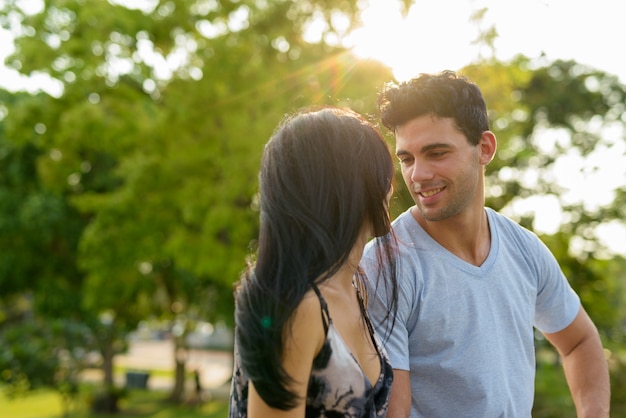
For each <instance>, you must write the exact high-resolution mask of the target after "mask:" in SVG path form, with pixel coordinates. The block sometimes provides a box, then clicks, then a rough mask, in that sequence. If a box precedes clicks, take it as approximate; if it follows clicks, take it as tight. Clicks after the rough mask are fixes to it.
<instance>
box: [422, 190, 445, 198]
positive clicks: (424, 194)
mask: <svg viewBox="0 0 626 418" xmlns="http://www.w3.org/2000/svg"><path fill="white" fill-rule="evenodd" d="M441 190H442V189H433V190H428V191H424V192H421V193H420V194H421V195H422V196H424V197H431V196H434V195H436V194H437V193H439V192H440V191H441Z"/></svg>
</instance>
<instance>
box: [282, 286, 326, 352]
mask: <svg viewBox="0 0 626 418" xmlns="http://www.w3.org/2000/svg"><path fill="white" fill-rule="evenodd" d="M285 331H286V332H285V341H286V342H287V343H288V344H289V342H291V343H294V344H296V345H297V346H298V347H299V348H300V350H305V351H309V353H308V355H311V354H313V357H314V356H315V354H317V353H318V352H319V351H320V350H321V348H322V346H323V345H324V340H325V338H326V332H325V330H324V323H323V315H322V307H321V301H320V299H319V298H318V296H317V295H316V294H315V292H314V291H313V290H309V291H308V292H307V293H306V294H305V295H304V297H303V298H302V301H301V302H300V304H299V305H298V306H297V307H296V310H295V311H294V313H293V316H292V318H291V321H290V324H289V327H288V329H287V330H285ZM304 346H307V347H308V348H305V347H304ZM311 348H314V350H312V351H311V350H310V349H311ZM313 357H311V358H313Z"/></svg>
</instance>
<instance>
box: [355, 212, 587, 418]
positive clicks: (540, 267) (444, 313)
mask: <svg viewBox="0 0 626 418" xmlns="http://www.w3.org/2000/svg"><path fill="white" fill-rule="evenodd" d="M486 212H487V216H488V219H489V227H490V230H491V248H490V251H489V255H488V257H487V259H486V260H485V262H484V263H483V264H482V265H481V266H480V267H477V266H474V265H472V264H469V263H467V262H465V261H463V260H461V259H460V258H458V257H456V256H455V255H453V254H452V253H451V252H449V251H448V250H446V249H445V248H444V247H442V246H441V245H440V244H439V243H437V242H436V241H435V240H434V239H432V238H431V237H430V236H429V235H428V234H427V233H426V232H425V231H424V230H423V229H422V227H421V226H420V225H419V223H418V222H417V221H416V220H415V219H414V218H413V216H412V215H411V213H410V211H406V212H405V213H403V214H402V215H400V216H399V217H398V218H397V219H396V220H395V221H394V222H393V230H394V231H395V234H396V236H397V239H398V246H399V255H400V259H399V265H398V281H399V301H398V316H397V318H396V322H395V326H394V328H393V332H392V333H391V335H390V336H389V339H388V340H387V341H386V348H387V352H388V354H389V357H390V359H391V363H392V365H393V367H394V368H395V369H401V370H410V377H411V390H412V393H413V397H412V407H411V417H414V418H415V417H428V418H437V417H442V418H449V417H455V418H460V417H473V418H475V417H481V418H490V417H516V418H519V417H530V416H531V409H532V404H533V398H534V379H535V351H534V327H536V328H537V329H539V330H541V331H542V332H545V333H553V332H557V331H560V330H562V329H564V328H565V327H567V326H568V325H569V324H570V323H571V322H572V321H573V320H574V318H575V317H576V315H577V313H578V311H579V309H580V300H579V298H578V296H577V295H576V294H575V293H574V291H573V290H572V289H571V287H570V286H569V284H568V282H567V279H566V278H565V276H564V275H563V273H562V272H561V269H560V267H559V265H558V264H557V262H556V260H555V259H554V257H553V255H552V254H551V252H550V251H549V250H548V248H547V247H546V246H545V245H544V244H543V243H542V242H541V241H540V240H539V238H538V237H537V236H536V235H535V234H533V233H532V232H530V231H528V230H526V229H524V228H522V227H521V226H519V225H518V224H516V223H514V222H512V221H511V220H509V219H508V218H506V217H504V216H502V215H500V214H498V213H496V212H495V211H493V210H491V209H489V208H487V209H486ZM375 260H376V257H375V255H374V251H372V245H371V243H370V244H368V246H367V247H366V249H365V253H364V257H363V261H362V266H363V268H364V269H365V271H366V273H367V276H368V277H369V278H370V280H374V278H375V277H376V275H377V271H378V268H377V266H376V261H375ZM372 287H373V286H372ZM383 289H384V286H378V290H374V289H373V288H372V289H370V306H369V309H370V313H371V317H372V320H373V322H374V323H375V324H379V323H380V321H379V318H382V317H383V315H382V313H383V312H386V308H385V307H384V306H383V305H384V303H383V301H384V300H386V297H385V296H384V292H383ZM378 330H379V334H380V335H386V332H385V329H384V327H379V329H378Z"/></svg>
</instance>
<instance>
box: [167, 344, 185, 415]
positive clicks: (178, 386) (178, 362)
mask: <svg viewBox="0 0 626 418" xmlns="http://www.w3.org/2000/svg"><path fill="white" fill-rule="evenodd" d="M182 340H183V339H181V338H175V339H174V364H175V369H174V388H173V389H172V392H171V393H170V396H169V400H170V401H172V402H175V403H182V402H183V401H184V396H185V366H186V364H187V356H188V353H187V349H186V348H185V347H183V346H182V344H181V341H182Z"/></svg>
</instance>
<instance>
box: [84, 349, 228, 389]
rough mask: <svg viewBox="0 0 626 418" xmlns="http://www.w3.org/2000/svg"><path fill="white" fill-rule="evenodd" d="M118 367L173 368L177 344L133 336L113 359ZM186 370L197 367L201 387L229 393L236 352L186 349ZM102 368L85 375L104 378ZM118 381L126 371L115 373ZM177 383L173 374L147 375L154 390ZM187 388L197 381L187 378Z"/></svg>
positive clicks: (132, 369)
mask: <svg viewBox="0 0 626 418" xmlns="http://www.w3.org/2000/svg"><path fill="white" fill-rule="evenodd" d="M114 364H115V367H119V368H123V369H127V370H131V371H138V372H150V371H151V370H174V344H173V342H172V341H171V340H168V339H165V340H133V341H131V342H130V344H129V348H128V351H127V352H126V353H124V354H118V355H117V356H115V359H114ZM187 370H197V371H198V373H199V377H200V384H201V386H202V388H203V389H204V390H205V391H207V392H209V393H211V394H213V395H214V396H219V397H223V396H227V394H228V389H229V387H228V384H229V381H230V377H231V376H232V371H233V356H232V353H231V352H226V351H208V350H196V349H190V350H187ZM101 376H102V372H101V371H100V370H95V369H92V370H88V371H86V372H85V374H84V375H83V378H84V379H85V380H94V381H97V380H98V379H101ZM115 380H116V383H117V384H118V385H120V386H123V385H125V384H126V376H125V375H124V374H116V376H115ZM173 385H174V380H173V378H172V377H168V376H160V375H157V374H155V373H151V374H150V376H149V377H148V381H147V388H148V389H154V390H157V389H158V390H168V389H171V388H172V387H173ZM187 386H188V388H189V389H188V390H189V391H193V390H195V389H194V388H195V382H194V380H193V379H188V382H187Z"/></svg>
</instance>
